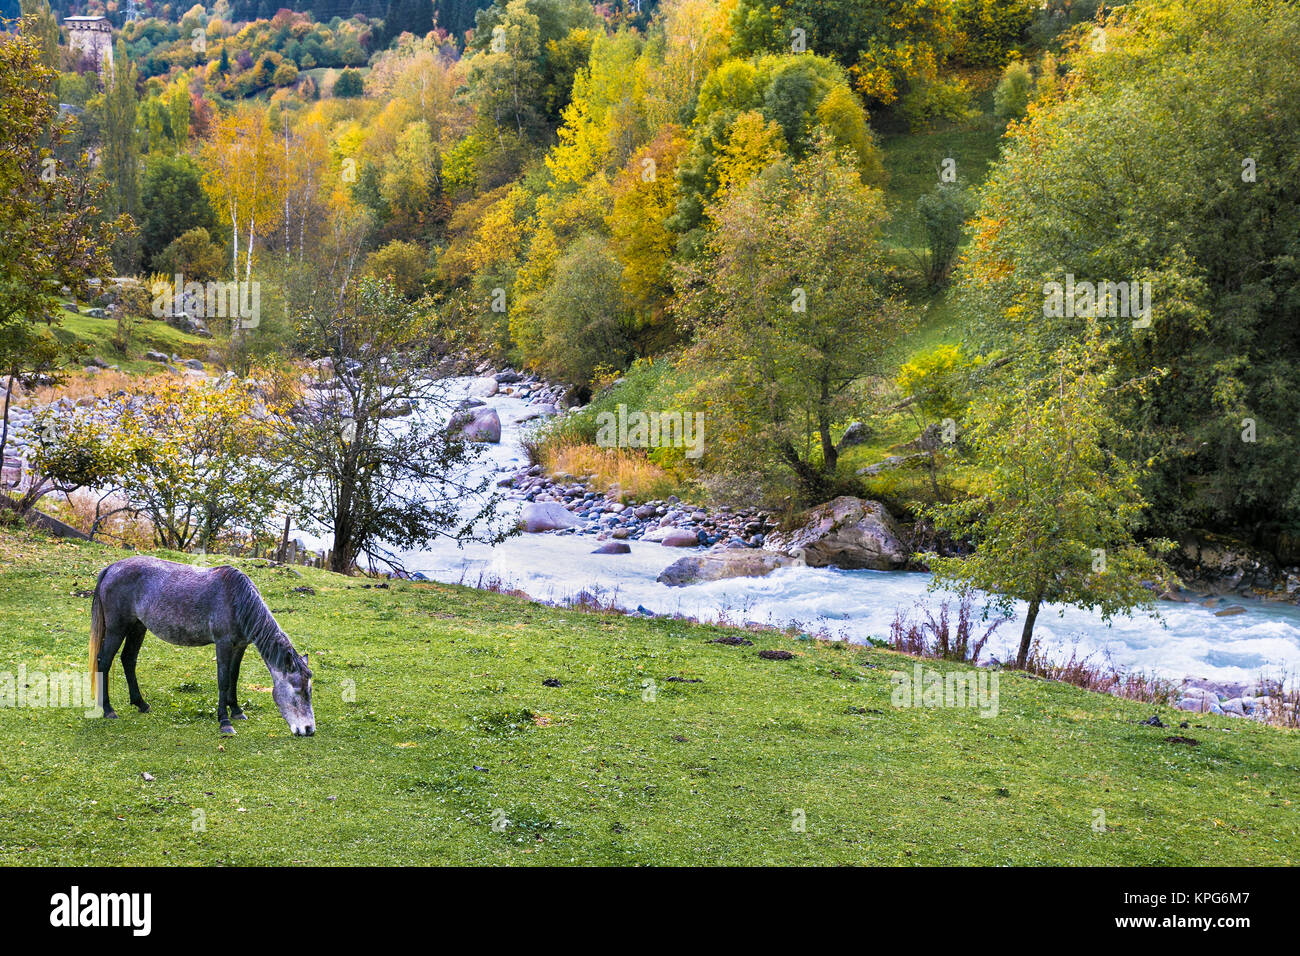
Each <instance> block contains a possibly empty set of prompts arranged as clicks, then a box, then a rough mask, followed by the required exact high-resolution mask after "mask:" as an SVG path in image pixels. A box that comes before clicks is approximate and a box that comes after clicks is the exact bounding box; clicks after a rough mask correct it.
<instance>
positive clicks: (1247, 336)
mask: <svg viewBox="0 0 1300 956" xmlns="http://www.w3.org/2000/svg"><path fill="white" fill-rule="evenodd" d="M1105 37H1106V42H1105V43H1104V44H1094V43H1091V42H1085V43H1083V44H1082V46H1081V47H1080V48H1079V49H1077V50H1076V51H1075V52H1074V53H1073V54H1072V56H1071V59H1070V62H1071V66H1072V69H1073V73H1072V76H1071V79H1070V80H1068V81H1067V82H1065V83H1064V84H1062V86H1061V88H1060V90H1059V91H1058V92H1057V93H1056V94H1053V95H1052V96H1050V97H1049V98H1048V99H1046V100H1044V101H1042V103H1041V105H1040V107H1039V108H1036V109H1035V110H1034V111H1033V114H1032V116H1031V117H1030V119H1029V121H1028V122H1027V123H1025V124H1021V125H1020V126H1019V127H1018V128H1015V129H1013V131H1012V134H1011V135H1010V136H1009V137H1008V141H1007V143H1006V145H1005V146H1004V151H1003V158H1002V160H1001V161H1000V162H999V164H998V165H997V166H996V167H995V168H994V169H993V170H992V172H991V174H990V176H989V178H988V180H987V181H986V184H985V187H984V189H983V191H982V194H981V206H980V211H979V213H978V214H977V216H976V217H975V219H974V221H973V223H972V230H973V235H972V240H971V242H970V243H969V245H968V247H967V249H968V250H969V251H968V253H967V256H968V262H967V264H966V265H965V266H964V267H963V269H962V277H961V278H960V280H959V285H960V290H961V292H962V293H963V296H964V298H965V301H966V302H967V303H968V305H969V306H970V308H971V312H972V314H973V316H975V318H976V319H977V321H976V323H975V325H974V330H975V332H976V335H977V341H976V343H975V344H976V347H977V348H978V350H980V351H989V350H990V349H993V348H999V349H1002V350H1003V351H1004V352H1006V353H1008V354H1012V353H1016V354H1018V353H1024V354H1038V355H1042V354H1048V353H1050V352H1052V351H1054V350H1056V349H1057V348H1060V347H1061V346H1063V345H1065V344H1066V343H1068V342H1070V341H1072V340H1074V339H1077V338H1078V336H1079V335H1080V333H1081V330H1082V329H1083V328H1084V326H1085V325H1086V324H1087V323H1088V322H1089V321H1090V319H1089V315H1088V314H1089V313H1093V314H1094V319H1091V320H1095V321H1096V322H1098V323H1100V324H1101V326H1102V327H1103V328H1104V329H1105V331H1106V333H1107V334H1108V335H1109V336H1110V338H1111V340H1112V342H1113V344H1114V348H1113V349H1112V350H1111V352H1110V354H1111V356H1112V359H1113V360H1114V361H1115V362H1116V365H1117V368H1118V370H1119V371H1120V373H1121V374H1122V375H1124V376H1125V377H1126V378H1142V377H1145V376H1146V375H1148V374H1149V373H1152V372H1157V371H1163V370H1167V371H1168V372H1169V374H1168V375H1163V376H1160V377H1158V378H1156V379H1154V380H1153V381H1152V383H1151V385H1150V387H1149V388H1148V389H1146V390H1145V391H1143V392H1142V393H1140V394H1136V395H1131V396H1128V398H1127V404H1126V405H1125V406H1124V407H1122V408H1116V409H1114V410H1113V412H1114V414H1116V415H1118V416H1120V418H1121V420H1122V422H1123V424H1124V425H1125V426H1126V429H1127V434H1128V435H1129V436H1130V437H1129V439H1128V441H1127V444H1126V446H1125V447H1124V448H1122V449H1119V450H1118V451H1119V452H1120V453H1121V454H1123V455H1124V456H1125V457H1126V458H1128V459H1129V460H1132V461H1138V462H1143V463H1145V465H1144V474H1143V477H1142V482H1141V484H1142V491H1143V494H1144V496H1145V497H1146V499H1147V500H1148V501H1149V502H1150V504H1151V507H1150V508H1149V510H1148V512H1147V520H1148V521H1149V522H1150V523H1151V529H1152V530H1154V531H1157V532H1159V533H1161V534H1164V535H1167V536H1169V537H1176V536H1181V535H1182V534H1185V533H1191V532H1193V531H1201V530H1209V531H1218V532H1222V533H1227V534H1235V535H1244V536H1248V537H1250V538H1252V539H1253V541H1254V543H1256V544H1257V545H1259V546H1262V547H1266V548H1274V547H1278V546H1279V543H1280V542H1281V541H1282V540H1283V538H1284V537H1285V536H1292V540H1294V536H1295V535H1297V534H1300V471H1298V470H1297V469H1296V468H1295V467H1294V462H1295V461H1296V460H1298V459H1300V430H1298V429H1297V428H1296V422H1297V421H1300V336H1297V335H1296V329H1297V328H1300V297H1297V296H1296V294H1295V292H1294V290H1295V289H1297V288H1300V204H1297V202H1296V199H1295V197H1296V196H1297V195H1300V165H1298V164H1297V163H1296V162H1295V157H1296V156H1300V10H1297V8H1296V7H1295V6H1294V5H1292V4H1288V3H1281V2H1272V0H1252V2H1248V3H1233V2H1226V0H1147V2H1145V3H1143V4H1142V5H1141V10H1140V11H1139V10H1138V9H1137V8H1134V7H1125V8H1123V9H1122V10H1117V11H1115V12H1114V13H1113V14H1112V15H1111V18H1110V19H1108V20H1107V21H1106V24H1105ZM1044 75H1045V76H1046V75H1048V70H1047V69H1046V68H1045V70H1044ZM1067 277H1069V283H1070V284H1071V285H1072V287H1073V288H1075V289H1076V292H1075V299H1076V301H1074V302H1073V303H1071V305H1072V306H1074V307H1072V308H1068V309H1065V308H1056V307H1055V306H1051V300H1049V298H1048V296H1047V295H1046V293H1048V292H1049V289H1052V290H1053V291H1056V290H1062V291H1063V290H1064V288H1065V286H1066V284H1067ZM1049 283H1056V284H1057V285H1056V286H1055V287H1053V286H1050V285H1049ZM1084 283H1094V284H1097V286H1098V287H1097V289H1096V292H1097V293H1098V294H1097V295H1090V293H1089V291H1088V287H1087V286H1084V285H1083V284H1084ZM1107 283H1110V284H1111V285H1110V286H1109V287H1107V288H1106V294H1105V296H1104V298H1101V299H1100V301H1099V297H1100V295H1101V293H1102V288H1103V287H1105V284H1107ZM1080 288H1083V289H1084V291H1083V292H1079V291H1077V290H1078V289H1080ZM1090 299H1091V301H1090ZM1058 301H1060V302H1061V304H1063V298H1062V299H1059V300H1058Z"/></svg>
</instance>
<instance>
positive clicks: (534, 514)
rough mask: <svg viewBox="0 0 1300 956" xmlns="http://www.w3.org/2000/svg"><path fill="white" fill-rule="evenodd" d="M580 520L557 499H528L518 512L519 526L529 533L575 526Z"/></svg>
mask: <svg viewBox="0 0 1300 956" xmlns="http://www.w3.org/2000/svg"><path fill="white" fill-rule="evenodd" d="M579 523H580V522H579V521H578V519H577V518H576V517H575V516H574V514H573V512H571V511H569V509H568V508H566V507H564V505H562V504H560V503H559V502H558V501H530V502H529V503H528V504H526V505H524V507H523V510H522V511H520V512H519V527H521V528H523V529H524V531H526V532H527V533H529V534H537V533H539V532H542V531H560V530H563V529H564V528H575V527H577V526H578V524H579Z"/></svg>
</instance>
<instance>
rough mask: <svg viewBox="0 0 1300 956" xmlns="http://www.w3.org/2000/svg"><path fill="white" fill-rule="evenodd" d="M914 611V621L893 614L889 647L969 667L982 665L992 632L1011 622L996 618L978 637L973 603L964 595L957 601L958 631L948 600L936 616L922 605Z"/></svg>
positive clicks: (908, 617) (899, 614)
mask: <svg viewBox="0 0 1300 956" xmlns="http://www.w3.org/2000/svg"><path fill="white" fill-rule="evenodd" d="M915 610H917V611H919V614H918V615H917V617H916V619H915V620H913V618H912V615H911V614H907V615H904V614H903V612H902V611H895V612H894V622H893V624H891V625H890V627H889V644H890V646H891V647H893V649H894V650H896V651H900V652H901V653H903V654H911V655H912V656H913V657H933V658H938V659H940V660H945V661H961V662H963V663H967V664H975V663H978V662H979V658H980V654H982V653H983V651H984V645H985V644H987V643H988V641H989V638H990V637H992V636H993V632H994V631H996V630H997V629H998V628H999V627H1000V626H1002V625H1003V624H1005V623H1006V622H1007V620H1008V618H1006V617H1002V616H999V617H995V618H994V619H993V621H992V623H991V624H989V626H988V627H987V628H986V629H985V630H984V633H983V634H981V635H980V636H979V637H976V636H975V632H976V626H975V624H974V620H973V618H974V603H973V601H972V598H971V596H970V595H969V594H963V595H962V596H961V599H960V600H959V601H958V604H957V621H956V628H955V629H954V628H953V624H952V621H951V612H950V608H949V602H948V601H947V600H945V601H942V602H941V603H940V604H939V613H938V615H937V616H936V615H935V613H934V612H933V611H932V610H931V609H930V608H929V606H928V605H926V604H924V603H922V602H919V601H918V602H917V604H916V606H915Z"/></svg>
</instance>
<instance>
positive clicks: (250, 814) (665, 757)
mask: <svg viewBox="0 0 1300 956" xmlns="http://www.w3.org/2000/svg"><path fill="white" fill-rule="evenodd" d="M122 554H123V553H122V552H121V551H118V550H116V549H112V548H108V547H105V546H102V545H98V544H85V543H74V542H64V541H52V540H50V539H46V538H43V537H40V536H38V535H34V534H31V533H27V532H22V533H18V534H12V533H6V534H5V535H3V536H0V616H2V617H3V619H4V620H5V622H6V625H7V638H6V642H5V652H4V661H3V664H0V670H5V671H10V672H15V671H16V669H17V667H18V665H19V664H25V665H26V670H27V672H28V673H29V674H30V673H32V672H34V671H40V670H44V671H63V670H70V671H75V672H77V673H80V671H81V670H82V669H84V666H85V661H84V658H85V647H86V634H87V627H88V623H87V622H88V615H89V604H90V602H89V599H88V598H86V597H85V596H83V595H84V592H85V591H86V589H87V588H88V587H89V586H90V585H91V584H92V583H93V580H94V575H95V573H96V572H97V571H98V570H99V569H100V568H102V567H103V566H104V565H105V564H107V563H109V562H111V561H113V560H116V559H118V558H120V557H122ZM170 557H173V558H176V559H180V560H185V559H186V558H187V556H184V555H171V556H170ZM261 564H262V563H261V562H241V566H243V567H245V568H246V569H247V570H248V572H249V574H250V575H251V576H252V577H253V580H254V582H255V583H256V584H257V586H258V587H259V589H260V590H261V591H262V593H263V594H264V595H265V596H266V599H267V601H268V602H269V604H270V607H271V608H272V610H273V611H274V612H275V614H276V616H277V618H278V619H279V621H280V623H281V624H282V625H283V626H284V628H285V629H286V631H287V632H288V633H289V635H290V636H291V637H292V639H293V640H294V642H295V643H296V645H297V646H298V648H299V649H300V650H304V651H308V652H310V655H311V662H312V667H313V670H314V671H315V675H316V676H315V694H314V702H315V707H316V715H317V718H318V722H319V726H320V732H319V734H318V735H317V736H316V737H313V738H310V739H296V738H294V737H292V736H291V735H290V734H289V732H288V730H287V728H286V727H285V725H284V724H283V722H282V721H281V720H280V719H279V717H278V716H277V715H276V713H275V708H274V706H273V705H272V704H271V702H270V699H269V694H267V693H266V692H265V690H266V687H267V686H268V684H269V680H268V678H267V674H266V671H265V669H264V667H263V665H262V664H261V662H260V661H258V660H257V659H256V658H255V657H253V658H249V659H248V660H247V661H246V663H245V667H244V670H243V673H242V678H241V687H240V691H239V693H240V697H241V699H243V700H244V701H245V702H246V705H245V706H246V709H247V710H248V712H249V714H250V716H251V719H250V720H249V721H248V723H247V724H246V725H244V726H241V727H240V729H239V736H237V737H235V738H233V739H220V738H218V736H217V734H216V721H215V719H214V717H213V714H214V712H215V710H214V709H215V692H216V690H215V689H216V677H215V670H214V665H213V663H212V660H211V655H210V654H209V653H208V652H206V651H201V650H193V649H182V648H174V647H171V646H169V645H164V644H162V643H161V642H159V641H157V640H156V639H154V638H152V637H151V638H148V639H146V642H145V645H144V648H143V650H142V652H141V657H140V665H139V673H140V681H141V686H142V689H143V692H144V694H145V696H146V698H147V699H148V700H149V701H150V703H151V704H152V707H153V710H152V712H151V713H149V714H146V715H138V714H135V713H134V712H128V713H124V714H123V716H122V718H121V719H120V720H117V721H112V722H108V721H100V720H87V719H84V718H82V717H81V715H80V713H79V712H74V711H69V710H51V709H39V708H30V707H27V708H6V709H4V710H3V711H0V749H2V750H3V752H4V753H5V755H6V757H5V760H4V761H3V764H0V863H4V864H8V865H23V864H30V865H36V864H54V863H59V864H63V865H77V864H85V863H100V864H115V863H126V864H141V865H148V864H166V865H223V864H224V865H239V864H284V865H289V864H293V863H303V864H338V865H345V864H346V865H361V864H367V863H403V864H420V863H478V864H482V863H537V864H569V863H596V864H601V863H603V864H616V863H617V864H645V865H654V864H661V865H672V864H677V865H684V864H688V863H698V862H699V861H701V860H707V861H709V862H710V863H716V864H729V863H731V864H737V863H742V864H760V863H772V864H813V863H817V864H860V865H873V864H903V865H914V864H957V865H961V864H985V865H1028V864H1084V865H1210V864H1231V865H1236V866H1257V865H1269V864H1273V865H1294V864H1296V863H1297V862H1300V783H1297V781H1300V773H1297V771H1298V770H1300V737H1298V736H1297V733H1296V732H1295V731H1286V730H1278V729H1275V728H1272V727H1267V726H1262V725H1259V724H1255V723H1254V722H1250V721H1231V720H1228V719H1226V718H1222V717H1217V716H1212V715H1207V716H1199V715H1196V716H1192V717H1191V718H1190V725H1189V727H1187V728H1179V727H1178V721H1179V720H1182V719H1187V718H1188V715H1184V714H1179V713H1178V712H1176V711H1173V710H1171V709H1169V708H1152V707H1150V706H1144V705H1141V704H1137V703H1135V702H1132V701H1126V700H1122V699H1119V698H1114V697H1108V696H1105V695H1100V694H1091V693H1087V692H1085V691H1082V690H1079V689H1077V688H1074V687H1070V686H1067V685H1062V684H1058V683H1055V682H1052V681H1044V680H1034V679H1030V678H1028V677H1025V676H1023V675H1017V674H1011V673H1006V672H1003V673H1001V674H999V675H998V677H999V682H998V685H997V713H996V716H991V715H989V714H990V713H991V712H990V710H989V709H988V708H984V709H983V713H984V714H985V716H981V709H980V708H978V707H969V706H968V707H946V706H925V705H924V702H923V701H922V702H921V703H922V705H921V706H913V705H912V703H909V701H911V700H912V699H911V698H909V699H908V701H904V700H903V699H902V698H901V696H899V697H898V700H897V701H896V691H897V690H898V686H899V685H898V683H897V679H896V677H895V675H897V674H911V673H913V669H914V667H915V666H916V665H917V664H918V663H920V664H921V666H922V667H923V668H925V669H926V671H925V672H926V673H929V672H931V671H933V672H936V673H940V674H943V675H948V674H961V673H965V669H963V668H961V667H960V666H958V665H953V664H948V663H944V662H931V661H925V662H918V661H916V660H915V659H913V658H907V657H903V656H901V655H897V654H893V653H891V652H888V651H884V650H880V649H878V648H873V647H864V646H861V645H851V644H841V643H831V642H820V641H813V640H796V639H791V638H789V637H787V636H784V635H781V634H777V633H772V632H754V631H737V630H734V629H726V628H719V627H709V626H701V625H696V624H690V623H687V622H682V621H675V620H671V619H637V618H628V617H618V616H611V615H608V614H603V613H595V612H583V611H577V610H560V609H554V608H549V607H544V606H541V605H539V604H537V603H534V602H530V601H527V600H524V599H521V598H516V597H511V596H508V595H502V594H495V593H491V592H486V591H479V590H473V589H469V588H463V587H456V586H452V585H445V584H437V583H417V582H409V581H392V582H387V586H386V587H385V586H382V584H383V582H379V583H377V582H375V581H374V580H365V579H355V578H346V577H342V576H340V575H334V574H330V573H327V572H323V571H317V570H314V569H302V570H301V571H300V572H299V573H293V572H291V571H289V570H288V569H276V568H271V567H265V566H259V565H261ZM731 638H740V639H741V640H742V641H752V644H748V645H746V644H743V643H736V644H732V643H719V639H727V640H728V641H730V639H731ZM772 651H784V652H787V653H789V654H790V655H791V656H790V657H789V658H788V659H780V658H782V657H783V655H782V654H768V655H767V657H766V658H765V657H764V656H760V654H761V653H762V652H772ZM768 658H776V659H768ZM116 673H118V672H117V671H116V669H115V674H116ZM896 703H901V704H904V706H896ZM913 703H914V701H913ZM1153 710H1154V711H1155V712H1156V713H1158V714H1160V715H1161V716H1162V722H1163V723H1164V724H1166V725H1167V727H1164V728H1161V727H1155V726H1150V725H1148V724H1145V723H1143V721H1145V720H1146V719H1148V718H1149V717H1150V716H1151V715H1152V712H1153ZM144 774H148V775H149V779H146V778H145V777H144V776H143V775H144ZM196 820H201V821H202V826H201V827H196V826H195V821H196Z"/></svg>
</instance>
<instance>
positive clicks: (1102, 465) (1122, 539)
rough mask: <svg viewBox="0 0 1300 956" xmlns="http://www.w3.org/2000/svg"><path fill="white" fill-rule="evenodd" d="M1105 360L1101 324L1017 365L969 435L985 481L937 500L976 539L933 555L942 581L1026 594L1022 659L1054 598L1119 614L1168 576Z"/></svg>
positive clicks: (1005, 599)
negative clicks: (1145, 542)
mask: <svg viewBox="0 0 1300 956" xmlns="http://www.w3.org/2000/svg"><path fill="white" fill-rule="evenodd" d="M1106 364H1107V362H1106V360H1105V356H1104V354H1103V352H1102V349H1101V346H1100V339H1099V337H1098V333H1097V331H1096V330H1094V331H1093V333H1092V335H1091V337H1090V339H1089V341H1088V342H1087V343H1086V344H1085V345H1078V344H1075V345H1070V346H1065V347H1062V348H1061V349H1060V350H1058V351H1057V352H1055V353H1054V354H1052V355H1051V356H1049V357H1048V358H1047V359H1046V360H1045V361H1043V362H1041V363H1039V362H1032V363H1031V362H1030V361H1028V360H1025V361H1023V362H1022V363H1021V368H1020V370H1019V371H1018V372H1017V371H1015V370H1011V371H1008V373H1007V376H1008V377H1010V379H1011V380H1010V381H1007V382H1003V383H999V385H998V386H997V387H995V388H992V389H989V390H988V392H987V393H986V395H985V396H984V401H983V403H982V404H981V405H980V406H979V410H978V412H977V414H976V417H975V420H974V423H973V425H972V427H971V428H970V431H969V432H968V434H967V435H966V441H967V442H968V444H969V445H970V446H971V447H972V448H973V449H974V456H975V460H976V462H977V463H978V464H979V465H980V467H981V468H982V470H983V474H984V478H983V481H982V485H981V486H980V487H979V488H978V490H977V492H976V493H975V494H973V495H972V496H971V497H969V498H967V499H964V500H962V501H959V502H956V503H954V504H947V505H936V506H934V507H933V508H932V509H931V515H932V516H933V517H934V519H935V523H936V525H937V527H939V528H940V529H942V530H944V531H946V532H948V533H949V534H952V535H953V536H955V537H967V538H969V539H970V540H971V541H972V542H973V543H974V545H975V552H974V553H973V554H969V555H964V556H961V557H946V558H941V557H938V556H935V555H930V556H929V563H930V568H931V570H932V571H933V573H934V581H935V586H937V587H943V586H956V587H958V588H962V589H968V588H975V589H978V590H981V591H986V592H989V593H990V594H994V595H995V598H994V600H995V602H996V603H997V604H999V605H1000V606H1001V607H1002V609H1003V610H1004V611H1007V612H1008V613H1009V612H1010V611H1011V607H1012V603H1013V601H1015V600H1021V601H1025V602H1026V603H1027V605H1028V607H1027V609H1026V612H1025V619H1024V626H1023V629H1022V631H1021V635H1020V647H1019V649H1018V651H1017V653H1016V666H1017V667H1024V666H1025V662H1026V661H1027V660H1028V658H1029V653H1030V650H1031V648H1032V645H1033V633H1034V623H1035V621H1037V619H1038V613H1039V611H1040V610H1041V608H1042V606H1043V605H1044V604H1060V605H1073V606H1076V607H1082V608H1087V609H1090V610H1093V611H1097V612H1099V613H1100V614H1101V615H1102V617H1103V618H1104V619H1106V620H1109V619H1110V618H1111V617H1113V616H1114V615H1116V614H1123V613H1128V612H1130V611H1132V610H1134V609H1135V608H1142V607H1149V606H1151V604H1152V603H1153V597H1152V593H1151V591H1150V590H1149V585H1150V584H1151V583H1153V582H1157V581H1160V580H1162V579H1163V578H1165V577H1167V576H1168V572H1167V570H1166V569H1165V567H1164V566H1163V564H1161V562H1160V561H1159V560H1158V559H1156V558H1154V557H1152V556H1151V555H1150V554H1149V553H1148V551H1147V550H1146V549H1145V548H1144V547H1143V546H1142V545H1140V544H1139V543H1138V542H1137V541H1136V540H1135V538H1134V531H1135V529H1136V528H1137V526H1138V524H1139V518H1140V514H1141V511H1142V507H1143V504H1144V502H1143V499H1142V495H1141V492H1140V491H1139V488H1138V472H1137V470H1136V469H1135V468H1134V467H1133V466H1132V465H1131V464H1130V463H1128V462H1127V461H1126V460H1125V459H1124V458H1122V457H1120V456H1118V455H1116V454H1115V451H1114V449H1115V448H1116V445H1117V442H1118V439H1119V434H1118V433H1119V431H1120V428H1119V426H1118V425H1117V424H1116V422H1115V420H1114V418H1113V417H1112V415H1111V413H1110V409H1111V407H1112V406H1113V405H1114V402H1113V401H1111V400H1109V398H1108V396H1107V394H1106V393H1107V391H1108V390H1112V389H1115V388H1118V387H1120V386H1119V384H1118V383H1117V382H1116V376H1115V375H1114V373H1113V371H1106V372H1101V371H1098V369H1099V368H1103V367H1105V366H1106ZM1031 366H1032V370H1031V372H1030V374H1025V369H1026V368H1029V367H1031ZM1040 368H1041V369H1046V370H1047V374H1045V375H1041V376H1040V375H1039V374H1037V372H1038V370H1039V369H1040ZM1149 544H1150V545H1151V546H1152V547H1153V548H1154V547H1167V546H1168V542H1149Z"/></svg>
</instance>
